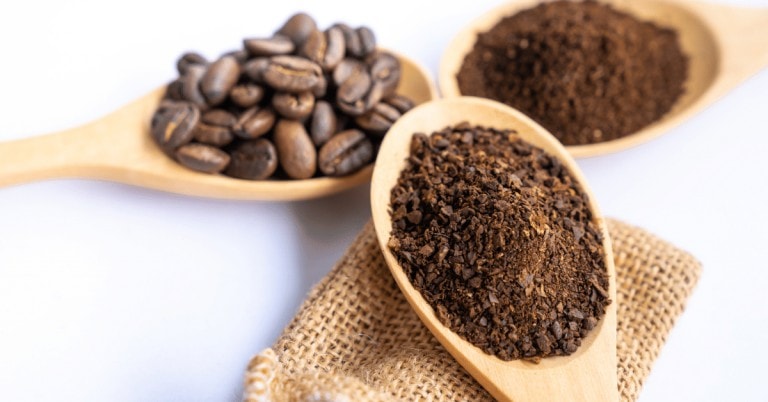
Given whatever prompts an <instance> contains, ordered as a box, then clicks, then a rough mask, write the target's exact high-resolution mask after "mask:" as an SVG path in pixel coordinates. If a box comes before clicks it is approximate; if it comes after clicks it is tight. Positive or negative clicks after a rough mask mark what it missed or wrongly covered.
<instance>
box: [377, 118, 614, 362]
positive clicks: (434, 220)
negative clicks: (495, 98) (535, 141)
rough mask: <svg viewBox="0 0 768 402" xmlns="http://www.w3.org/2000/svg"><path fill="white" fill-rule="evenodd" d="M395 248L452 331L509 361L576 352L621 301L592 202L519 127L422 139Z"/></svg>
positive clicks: (396, 204) (408, 174)
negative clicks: (611, 289)
mask: <svg viewBox="0 0 768 402" xmlns="http://www.w3.org/2000/svg"><path fill="white" fill-rule="evenodd" d="M390 206H391V217H392V223H393V226H392V232H391V236H390V240H389V243H388V246H389V248H390V249H391V250H392V252H393V253H394V255H395V256H396V258H397V260H398V262H399V263H400V265H401V266H402V267H403V269H404V270H405V273H406V275H407V276H408V278H409V279H410V281H411V283H412V284H413V286H414V287H415V288H416V289H417V290H418V291H419V292H420V293H421V294H422V296H423V297H424V299H425V300H426V301H427V302H428V303H429V304H430V305H431V306H432V308H433V310H434V312H435V314H436V316H437V317H438V319H439V320H440V321H441V322H442V323H443V324H444V325H446V326H447V327H449V328H450V329H451V330H452V331H454V332H456V333H457V334H458V335H460V336H461V337H463V338H464V339H466V340H467V341H469V342H471V343H472V344H474V345H475V346H477V347H479V348H480V349H482V350H483V351H485V352H486V353H488V354H492V355H495V356H497V357H499V358H500V359H503V360H513V359H527V360H533V361H537V360H538V359H539V358H542V357H547V356H556V355H569V354H571V353H573V352H575V351H576V350H577V348H578V347H579V346H580V345H581V341H582V339H583V338H584V337H585V336H587V334H588V333H589V331H590V330H592V329H593V328H594V327H595V325H597V323H598V321H599V320H600V318H601V317H602V316H603V315H604V314H605V308H606V306H607V305H608V304H610V302H611V301H610V299H609V294H608V274H607V271H606V267H605V254H604V250H603V245H602V235H601V233H600V229H599V227H598V225H597V224H596V223H595V221H594V219H593V215H592V213H591V211H590V209H589V205H588V199H587V195H586V194H585V193H584V191H583V190H582V188H581V186H580V185H579V183H578V182H577V181H576V180H575V179H574V177H573V176H572V175H571V174H570V172H569V171H568V169H567V168H566V167H565V166H563V165H562V163H561V162H560V161H559V160H558V159H557V158H556V157H554V156H552V155H550V154H548V153H547V152H545V151H543V150H542V149H540V148H537V147H535V146H532V145H531V144H529V143H527V142H525V141H523V140H521V139H520V138H519V136H518V135H517V134H516V133H515V132H514V131H510V130H496V129H493V128H485V127H479V126H470V125H469V124H466V123H463V124H459V125H457V126H454V127H447V128H445V129H443V130H441V131H439V132H435V133H432V134H431V135H430V136H427V135H426V134H423V133H418V134H415V135H414V137H413V139H412V142H411V153H410V157H409V158H408V161H407V166H406V167H405V168H404V169H403V171H402V172H401V174H400V177H399V178H398V181H397V184H396V186H395V187H394V188H393V189H392V192H391V205H390Z"/></svg>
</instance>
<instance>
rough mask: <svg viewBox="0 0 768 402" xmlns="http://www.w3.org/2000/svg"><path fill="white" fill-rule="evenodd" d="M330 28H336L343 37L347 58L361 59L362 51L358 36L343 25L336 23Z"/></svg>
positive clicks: (351, 29) (347, 26) (350, 28)
mask: <svg viewBox="0 0 768 402" xmlns="http://www.w3.org/2000/svg"><path fill="white" fill-rule="evenodd" d="M331 28H338V29H339V30H340V31H341V33H342V34H343V35H344V47H345V48H346V51H347V52H346V54H347V56H351V57H357V58H360V57H362V55H363V51H362V45H361V43H360V36H359V35H358V34H357V32H355V30H354V29H353V28H352V27H350V26H349V25H347V24H344V23H336V24H334V25H333V26H332V27H331Z"/></svg>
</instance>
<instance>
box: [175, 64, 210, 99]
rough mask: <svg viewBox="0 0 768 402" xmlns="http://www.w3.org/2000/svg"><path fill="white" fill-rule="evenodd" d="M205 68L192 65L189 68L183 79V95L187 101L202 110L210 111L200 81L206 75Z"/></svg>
mask: <svg viewBox="0 0 768 402" xmlns="http://www.w3.org/2000/svg"><path fill="white" fill-rule="evenodd" d="M205 70H206V68H205V66H201V65H199V64H192V65H190V66H189V67H187V73H186V74H184V76H183V77H181V95H182V98H184V100H185V101H188V102H191V103H192V104H193V105H195V106H197V107H198V108H199V109H200V110H206V109H208V103H207V102H206V101H205V97H204V96H203V93H202V92H201V91H200V81H201V80H202V79H203V76H204V75H205Z"/></svg>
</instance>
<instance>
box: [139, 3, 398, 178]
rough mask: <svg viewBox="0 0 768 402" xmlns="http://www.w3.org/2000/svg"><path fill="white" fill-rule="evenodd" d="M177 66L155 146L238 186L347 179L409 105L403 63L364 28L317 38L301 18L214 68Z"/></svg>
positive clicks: (188, 61)
mask: <svg viewBox="0 0 768 402" xmlns="http://www.w3.org/2000/svg"><path fill="white" fill-rule="evenodd" d="M177 68H178V71H179V75H180V76H179V78H178V79H177V80H175V81H173V82H171V83H170V84H169V85H168V89H167V92H166V94H165V97H164V99H163V101H162V102H161V104H160V106H159V108H158V109H157V111H156V112H155V114H154V116H153V118H152V122H151V134H152V137H153V139H154V140H155V142H156V143H157V144H158V145H159V146H160V148H161V149H162V150H163V151H164V152H165V153H166V154H168V155H169V156H170V157H172V158H174V159H176V161H177V162H179V163H180V164H182V165H184V166H186V167H188V168H190V169H193V170H197V171H200V172H205V173H213V174H216V173H223V174H225V175H228V176H231V177H236V178H240V179H249V180H264V179H268V178H287V179H308V178H311V177H317V176H344V175H349V174H352V173H354V172H356V171H358V170H360V169H361V168H362V167H364V166H366V165H367V164H369V163H371V162H372V161H373V160H374V158H375V152H376V150H377V149H378V144H379V143H380V142H381V139H382V137H383V136H384V134H385V133H386V132H387V130H388V129H389V127H390V126H391V125H392V123H393V122H394V121H395V120H397V119H398V118H400V116H401V115H402V114H403V113H405V112H406V111H408V110H409V109H410V108H412V107H413V102H411V101H410V100H409V99H407V98H405V97H403V96H400V95H398V94H396V93H395V90H396V88H397V85H398V83H399V82H400V75H401V67H400V62H399V60H398V59H397V58H396V57H395V56H393V55H392V54H390V53H388V52H385V51H381V50H378V49H377V48H376V38H375V36H374V34H373V32H372V31H371V30H370V29H369V28H367V27H359V28H351V27H350V26H348V25H346V24H341V23H338V24H335V25H333V26H331V27H330V28H328V29H326V30H324V31H321V30H319V29H318V28H317V24H316V23H315V20H314V19H312V17H310V16H309V15H307V14H304V13H299V14H296V15H294V16H293V17H291V18H290V19H288V21H286V22H285V24H283V26H282V27H281V28H280V29H279V30H278V31H277V32H275V34H274V35H272V36H271V37H268V38H247V39H244V40H243V48H242V49H238V50H234V51H231V52H228V53H226V54H224V55H222V56H221V57H219V58H218V59H217V60H215V61H213V62H209V61H208V60H207V59H206V58H205V57H203V56H202V55H200V54H198V53H194V52H188V53H185V54H184V55H182V56H181V58H179V60H178V62H177Z"/></svg>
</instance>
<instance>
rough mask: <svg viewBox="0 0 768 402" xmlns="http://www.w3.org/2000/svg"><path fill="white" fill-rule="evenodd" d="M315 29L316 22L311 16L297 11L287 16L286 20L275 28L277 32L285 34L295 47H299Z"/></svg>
mask: <svg viewBox="0 0 768 402" xmlns="http://www.w3.org/2000/svg"><path fill="white" fill-rule="evenodd" d="M316 30H317V23H316V22H315V20H314V19H313V18H312V17H310V16H309V15H307V14H305V13H298V14H295V15H293V16H292V17H291V18H289V19H288V21H286V22H285V24H283V26H282V27H281V28H280V29H278V30H277V33H278V34H280V35H285V36H287V37H288V38H290V39H291V41H292V42H293V44H294V45H296V47H299V46H301V45H302V44H303V43H304V41H306V40H307V38H308V37H309V35H310V34H311V33H312V32H314V31H316Z"/></svg>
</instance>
